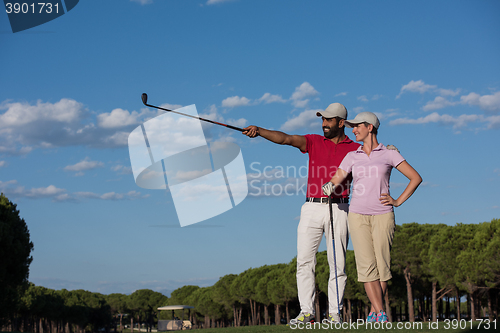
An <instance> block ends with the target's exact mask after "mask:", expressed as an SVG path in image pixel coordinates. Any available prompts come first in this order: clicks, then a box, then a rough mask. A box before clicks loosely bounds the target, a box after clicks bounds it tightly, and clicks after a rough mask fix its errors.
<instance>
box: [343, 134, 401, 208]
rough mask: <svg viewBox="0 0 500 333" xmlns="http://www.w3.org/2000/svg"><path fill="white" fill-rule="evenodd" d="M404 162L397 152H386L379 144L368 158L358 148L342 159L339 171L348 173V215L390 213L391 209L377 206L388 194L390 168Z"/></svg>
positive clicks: (360, 148)
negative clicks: (349, 193)
mask: <svg viewBox="0 0 500 333" xmlns="http://www.w3.org/2000/svg"><path fill="white" fill-rule="evenodd" d="M404 160H405V159H404V158H403V156H401V154H400V153H398V151H397V150H391V149H387V148H386V147H385V146H384V145H383V144H379V145H378V146H377V148H375V149H374V150H372V152H371V153H370V156H368V155H367V154H366V153H365V152H364V151H363V147H362V146H360V147H359V148H358V149H357V150H356V151H353V152H350V153H348V154H347V155H346V157H345V158H344V160H343V161H342V163H340V166H339V168H340V169H342V170H344V171H346V172H347V173H351V172H352V178H353V184H352V199H351V204H350V206H349V212H353V213H358V214H364V215H380V214H385V213H389V212H392V211H393V207H392V206H384V205H383V204H381V203H380V196H381V194H382V193H390V192H389V178H390V177H391V171H392V168H395V167H397V166H398V165H399V164H400V163H401V162H403V161H404Z"/></svg>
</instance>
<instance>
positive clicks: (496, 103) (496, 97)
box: [460, 91, 500, 113]
mask: <svg viewBox="0 0 500 333" xmlns="http://www.w3.org/2000/svg"><path fill="white" fill-rule="evenodd" d="M460 102H461V103H462V104H468V105H473V106H479V107H480V108H481V109H483V110H485V111H490V112H495V113H496V112H498V111H500V91H497V92H496V93H494V94H492V95H483V96H481V95H479V94H476V93H470V94H469V95H466V96H462V97H460Z"/></svg>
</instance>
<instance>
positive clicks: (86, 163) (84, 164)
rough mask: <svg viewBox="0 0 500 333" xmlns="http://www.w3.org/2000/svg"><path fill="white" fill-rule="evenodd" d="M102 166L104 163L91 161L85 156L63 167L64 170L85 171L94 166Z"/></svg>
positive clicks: (94, 167)
mask: <svg viewBox="0 0 500 333" xmlns="http://www.w3.org/2000/svg"><path fill="white" fill-rule="evenodd" d="M103 166H104V163H102V162H98V161H91V160H90V158H89V157H86V158H85V159H84V160H82V161H80V162H78V163H76V164H73V165H68V166H66V167H64V171H87V170H92V169H96V168H101V167H103Z"/></svg>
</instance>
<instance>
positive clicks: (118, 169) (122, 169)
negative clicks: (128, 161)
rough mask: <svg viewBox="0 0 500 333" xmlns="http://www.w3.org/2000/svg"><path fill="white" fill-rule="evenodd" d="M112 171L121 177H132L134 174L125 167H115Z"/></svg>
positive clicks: (130, 169)
mask: <svg viewBox="0 0 500 333" xmlns="http://www.w3.org/2000/svg"><path fill="white" fill-rule="evenodd" d="M111 170H112V171H114V172H116V173H118V174H120V175H131V174H132V168H131V167H128V166H124V165H115V166H114V167H111Z"/></svg>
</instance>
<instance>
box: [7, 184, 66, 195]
mask: <svg viewBox="0 0 500 333" xmlns="http://www.w3.org/2000/svg"><path fill="white" fill-rule="evenodd" d="M0 191H1V192H3V193H4V194H5V195H7V196H11V197H24V198H30V199H40V198H50V197H52V198H54V197H55V196H58V195H61V194H63V193H64V192H66V190H65V189H62V188H57V187H56V186H54V185H49V186H47V187H37V188H31V189H25V187H24V186H20V185H18V183H17V181H16V180H9V181H6V182H2V181H0Z"/></svg>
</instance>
